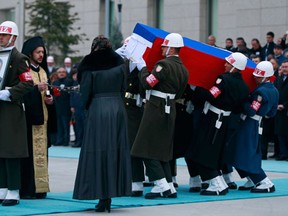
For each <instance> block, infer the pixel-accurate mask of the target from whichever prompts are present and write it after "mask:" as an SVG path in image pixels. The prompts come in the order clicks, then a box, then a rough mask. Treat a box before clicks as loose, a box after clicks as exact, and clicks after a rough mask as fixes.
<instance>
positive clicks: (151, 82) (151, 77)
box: [146, 74, 159, 87]
mask: <svg viewBox="0 0 288 216" xmlns="http://www.w3.org/2000/svg"><path fill="white" fill-rule="evenodd" d="M146 81H147V83H148V84H149V85H150V86H151V87H154V86H155V85H156V84H157V83H158V82H159V80H158V79H157V78H156V77H155V76H154V75H153V74H150V75H149V76H148V77H147V78H146Z"/></svg>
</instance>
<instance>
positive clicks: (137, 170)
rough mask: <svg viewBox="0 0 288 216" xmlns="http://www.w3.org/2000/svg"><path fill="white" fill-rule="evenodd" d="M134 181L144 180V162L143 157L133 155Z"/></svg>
mask: <svg viewBox="0 0 288 216" xmlns="http://www.w3.org/2000/svg"><path fill="white" fill-rule="evenodd" d="M131 166H132V182H142V181H144V180H145V177H144V163H143V159H142V158H137V157H131Z"/></svg>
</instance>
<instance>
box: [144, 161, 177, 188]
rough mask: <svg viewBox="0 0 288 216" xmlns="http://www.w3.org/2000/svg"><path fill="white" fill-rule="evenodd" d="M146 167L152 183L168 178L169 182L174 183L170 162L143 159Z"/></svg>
mask: <svg viewBox="0 0 288 216" xmlns="http://www.w3.org/2000/svg"><path fill="white" fill-rule="evenodd" d="M143 160H144V163H145V166H146V175H147V176H148V177H149V180H150V181H155V180H159V179H162V178H166V180H167V182H172V176H171V170H170V165H169V162H164V161H158V160H151V159H143Z"/></svg>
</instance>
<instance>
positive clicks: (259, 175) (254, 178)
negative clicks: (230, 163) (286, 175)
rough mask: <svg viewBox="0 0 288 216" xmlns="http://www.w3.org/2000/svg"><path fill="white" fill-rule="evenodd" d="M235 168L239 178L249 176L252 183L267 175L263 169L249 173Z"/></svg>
mask: <svg viewBox="0 0 288 216" xmlns="http://www.w3.org/2000/svg"><path fill="white" fill-rule="evenodd" d="M236 170H237V172H238V174H239V175H240V177H241V178H246V177H248V176H249V177H250V179H251V180H252V181H253V183H254V184H257V183H259V182H260V181H262V180H263V179H265V178H266V177H267V175H266V174H265V172H264V170H263V169H261V171H260V172H259V173H249V172H246V171H244V170H240V169H236Z"/></svg>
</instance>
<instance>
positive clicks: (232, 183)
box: [227, 182, 237, 190]
mask: <svg viewBox="0 0 288 216" xmlns="http://www.w3.org/2000/svg"><path fill="white" fill-rule="evenodd" d="M227 185H228V187H229V189H231V190H236V189H237V184H236V183H235V182H229V183H227Z"/></svg>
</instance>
